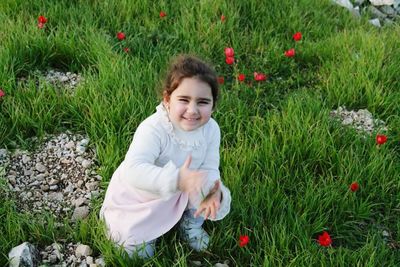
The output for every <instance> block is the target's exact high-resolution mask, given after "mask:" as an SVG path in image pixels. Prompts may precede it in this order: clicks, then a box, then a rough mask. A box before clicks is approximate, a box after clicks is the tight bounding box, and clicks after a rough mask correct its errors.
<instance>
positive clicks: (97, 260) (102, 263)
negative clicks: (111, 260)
mask: <svg viewBox="0 0 400 267" xmlns="http://www.w3.org/2000/svg"><path fill="white" fill-rule="evenodd" d="M94 262H95V263H96V264H97V265H98V266H100V267H105V266H106V262H105V261H104V259H103V258H102V257H100V258H98V259H96V260H95V261H94Z"/></svg>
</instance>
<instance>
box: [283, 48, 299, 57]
mask: <svg viewBox="0 0 400 267" xmlns="http://www.w3.org/2000/svg"><path fill="white" fill-rule="evenodd" d="M295 54H296V52H295V51H294V48H291V49H289V50H288V51H285V56H286V57H294V55H295Z"/></svg>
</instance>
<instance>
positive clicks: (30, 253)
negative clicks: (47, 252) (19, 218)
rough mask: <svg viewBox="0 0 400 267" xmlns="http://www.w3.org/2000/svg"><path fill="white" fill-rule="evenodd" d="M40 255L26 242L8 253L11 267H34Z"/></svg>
mask: <svg viewBox="0 0 400 267" xmlns="http://www.w3.org/2000/svg"><path fill="white" fill-rule="evenodd" d="M38 256H39V253H38V251H37V249H36V248H35V247H34V246H33V245H32V244H30V243H28V242H24V243H22V244H21V245H19V246H17V247H14V248H12V249H11V251H10V252H9V253H8V258H9V259H10V263H9V266H10V267H20V266H25V267H34V266H36V263H37V262H38V260H39V259H38Z"/></svg>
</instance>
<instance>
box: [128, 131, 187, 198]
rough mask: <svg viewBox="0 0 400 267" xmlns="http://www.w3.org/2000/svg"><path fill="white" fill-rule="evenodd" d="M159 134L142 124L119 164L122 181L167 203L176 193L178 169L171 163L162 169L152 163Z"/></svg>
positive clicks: (159, 140) (158, 141) (159, 143)
mask: <svg viewBox="0 0 400 267" xmlns="http://www.w3.org/2000/svg"><path fill="white" fill-rule="evenodd" d="M161 134H162V133H160V132H159V131H158V130H157V128H156V127H155V126H153V125H151V124H144V123H141V124H140V125H139V126H138V128H137V130H136V132H135V135H134V137H133V141H132V143H131V145H130V147H129V150H128V153H127V154H126V156H125V160H124V161H123V163H122V164H121V169H120V176H121V179H123V180H124V181H126V182H127V183H129V184H131V185H133V186H134V187H136V188H138V189H141V190H145V191H148V192H150V193H153V194H156V195H159V196H160V197H162V198H164V199H167V198H169V197H171V196H172V195H173V194H175V193H176V192H177V190H178V188H177V182H178V174H179V168H177V167H176V166H175V164H174V163H173V162H172V161H169V162H168V163H167V164H166V165H165V166H164V167H158V166H156V165H155V164H154V163H155V161H156V159H157V158H158V157H159V155H160V153H161V137H162V136H161Z"/></svg>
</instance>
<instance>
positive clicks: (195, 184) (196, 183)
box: [178, 155, 207, 193]
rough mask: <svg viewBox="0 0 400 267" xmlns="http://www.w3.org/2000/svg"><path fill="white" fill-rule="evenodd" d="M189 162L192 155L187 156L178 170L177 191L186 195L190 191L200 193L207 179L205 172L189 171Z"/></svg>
mask: <svg viewBox="0 0 400 267" xmlns="http://www.w3.org/2000/svg"><path fill="white" fill-rule="evenodd" d="M191 162H192V155H189V156H188V157H187V158H186V160H185V163H183V165H182V167H181V168H180V169H179V177H178V189H179V190H180V191H182V192H186V193H189V192H192V191H196V192H200V191H201V188H202V186H203V184H204V183H205V181H206V179H207V172H206V171H202V170H191V169H189V166H190V163H191Z"/></svg>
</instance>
